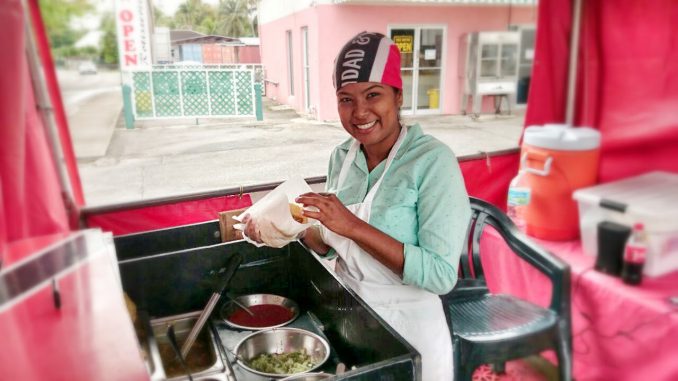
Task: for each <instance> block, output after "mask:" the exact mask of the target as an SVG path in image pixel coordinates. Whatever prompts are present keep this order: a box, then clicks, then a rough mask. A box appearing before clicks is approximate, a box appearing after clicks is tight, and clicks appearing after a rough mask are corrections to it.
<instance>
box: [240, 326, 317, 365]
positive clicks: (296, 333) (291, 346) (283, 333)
mask: <svg viewBox="0 0 678 381" xmlns="http://www.w3.org/2000/svg"><path fill="white" fill-rule="evenodd" d="M295 351H305V352H306V354H308V355H309V356H310V357H311V360H312V361H313V366H312V367H311V369H307V370H306V371H305V372H311V371H313V370H315V369H318V368H319V367H320V366H322V365H323V364H324V363H325V361H327V359H328V358H329V357H330V345H329V344H328V343H327V341H326V340H325V339H323V338H322V337H320V336H318V335H316V334H315V333H313V332H309V331H306V330H303V329H298V328H272V329H267V330H263V331H259V332H255V333H253V334H251V335H249V336H247V337H245V338H244V339H242V340H241V341H240V342H239V343H238V345H237V346H236V347H235V351H234V352H235V355H236V357H237V359H238V363H240V365H241V366H242V367H243V368H244V369H246V370H248V371H250V372H252V373H256V374H259V375H262V376H267V377H289V376H292V375H295V374H300V373H304V372H298V373H283V374H279V373H267V372H262V371H259V370H256V369H254V368H252V367H251V366H250V362H251V361H252V360H253V359H254V358H256V357H257V356H259V355H262V354H265V353H267V354H282V353H291V352H295Z"/></svg>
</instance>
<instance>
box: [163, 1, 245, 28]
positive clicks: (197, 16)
mask: <svg viewBox="0 0 678 381" xmlns="http://www.w3.org/2000/svg"><path fill="white" fill-rule="evenodd" d="M255 9H256V0H220V1H219V5H218V6H217V7H216V8H215V7H213V6H211V5H210V4H205V3H203V2H202V0H186V1H185V2H184V3H183V4H181V5H179V9H178V10H177V12H176V13H175V14H174V17H173V18H171V19H170V20H168V19H161V20H160V21H159V18H158V14H161V15H162V12H159V13H158V12H156V13H155V14H156V18H155V22H156V25H167V26H169V27H170V28H172V29H188V30H195V31H197V32H200V33H204V34H208V35H211V34H216V35H221V36H226V37H250V36H255V35H256V19H254V20H253V19H252V18H251V14H252V11H253V10H255Z"/></svg>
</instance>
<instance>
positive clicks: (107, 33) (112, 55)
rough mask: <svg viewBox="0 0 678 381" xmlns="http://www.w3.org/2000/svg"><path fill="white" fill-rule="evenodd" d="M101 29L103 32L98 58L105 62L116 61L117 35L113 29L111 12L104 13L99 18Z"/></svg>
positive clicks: (113, 22) (113, 23)
mask: <svg viewBox="0 0 678 381" xmlns="http://www.w3.org/2000/svg"><path fill="white" fill-rule="evenodd" d="M101 30H102V31H103V32H104V34H103V35H102V36H101V43H100V45H101V53H100V54H99V58H100V59H101V61H102V62H104V63H107V64H117V63H118V37H117V35H116V30H115V20H114V19H113V14H111V13H110V12H109V13H105V14H104V15H103V17H102V18H101Z"/></svg>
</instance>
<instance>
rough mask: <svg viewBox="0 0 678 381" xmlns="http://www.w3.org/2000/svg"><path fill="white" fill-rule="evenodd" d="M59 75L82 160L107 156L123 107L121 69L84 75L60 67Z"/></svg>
mask: <svg viewBox="0 0 678 381" xmlns="http://www.w3.org/2000/svg"><path fill="white" fill-rule="evenodd" d="M57 77H58V80H59V87H60V88H61V97H62V101H63V102H64V106H65V108H66V114H67V117H68V125H69V128H70V132H71V140H72V141H73V148H74V150H75V156H76V157H77V158H78V161H79V162H84V161H88V160H96V159H98V158H100V157H102V156H105V155H106V150H107V149H108V145H109V142H110V140H111V137H112V135H113V130H114V128H115V123H116V121H117V119H118V115H120V110H122V96H121V93H122V90H121V88H120V73H119V72H117V71H99V73H97V74H88V75H80V74H78V72H77V71H74V70H58V71H57Z"/></svg>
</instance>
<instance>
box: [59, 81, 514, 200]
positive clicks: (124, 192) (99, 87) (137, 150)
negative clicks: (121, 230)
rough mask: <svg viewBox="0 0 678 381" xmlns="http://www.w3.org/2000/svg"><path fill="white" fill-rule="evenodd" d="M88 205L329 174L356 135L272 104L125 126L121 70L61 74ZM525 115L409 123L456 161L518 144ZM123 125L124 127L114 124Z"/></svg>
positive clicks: (443, 117) (430, 118)
mask: <svg viewBox="0 0 678 381" xmlns="http://www.w3.org/2000/svg"><path fill="white" fill-rule="evenodd" d="M59 78H60V82H61V86H62V94H63V99H64V102H65V104H66V109H67V112H68V117H69V124H70V129H71V134H72V140H73V144H74V147H75V152H76V156H77V158H78V168H79V171H80V178H81V181H82V185H83V190H84V193H85V201H86V205H87V206H103V205H111V204H118V203H122V202H130V201H140V200H146V199H153V198H159V197H167V196H174V195H185V194H190V193H198V192H205V191H210V190H218V189H224V188H235V187H238V186H240V185H243V186H247V185H255V184H262V183H270V182H276V181H283V180H285V179H288V178H290V177H292V176H301V177H305V178H306V177H314V176H323V175H325V174H326V172H327V163H328V160H329V157H330V154H331V152H332V149H333V148H334V147H335V146H336V145H337V144H339V143H341V142H342V141H343V140H345V139H346V138H347V137H348V135H347V134H346V132H345V131H344V130H343V128H342V127H341V125H340V124H339V123H338V122H333V123H332V122H328V123H325V122H318V121H315V120H310V119H307V118H304V117H301V116H299V115H298V114H297V113H296V112H294V111H293V110H290V109H289V108H288V107H286V106H280V105H277V104H275V103H274V102H272V101H270V100H266V99H264V106H265V107H264V120H263V121H259V122H258V121H256V120H254V119H253V118H238V119H200V120H199V121H198V124H196V120H195V119H174V120H169V119H164V120H156V121H136V123H135V128H134V129H126V128H125V127H124V125H123V123H122V120H121V118H120V117H119V115H120V110H121V107H122V100H121V90H120V87H119V85H118V82H119V75H118V74H117V73H100V74H98V75H96V76H78V75H77V73H63V72H62V73H60V77H59ZM522 120H523V119H522V116H521V115H511V116H495V115H483V116H481V118H479V119H478V120H471V119H470V118H469V117H465V116H458V115H438V116H426V117H417V118H415V117H405V118H404V121H405V122H406V123H413V122H419V123H420V124H421V125H422V127H423V129H424V131H425V132H426V133H429V134H431V135H433V136H435V137H437V138H438V139H440V140H442V141H443V142H445V143H446V144H448V145H449V146H450V147H451V148H452V150H453V151H454V152H455V153H456V154H457V155H458V156H462V155H469V154H476V153H478V152H482V151H485V152H489V151H493V150H502V149H508V148H514V147H517V145H518V139H519V137H520V133H521V131H522ZM116 121H117V123H116Z"/></svg>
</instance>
